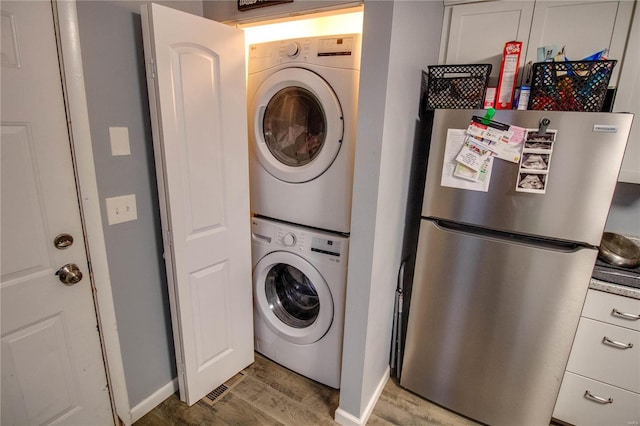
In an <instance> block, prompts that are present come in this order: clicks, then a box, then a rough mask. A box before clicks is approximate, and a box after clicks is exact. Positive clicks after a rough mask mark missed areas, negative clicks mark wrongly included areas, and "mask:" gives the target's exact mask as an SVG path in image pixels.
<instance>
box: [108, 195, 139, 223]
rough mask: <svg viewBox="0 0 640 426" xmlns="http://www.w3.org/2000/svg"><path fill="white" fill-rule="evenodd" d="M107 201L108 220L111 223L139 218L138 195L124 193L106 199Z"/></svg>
mask: <svg viewBox="0 0 640 426" xmlns="http://www.w3.org/2000/svg"><path fill="white" fill-rule="evenodd" d="M105 201H106V203H107V221H108V222H109V225H115V224H117V223H122V222H129V221H130V220H137V219H138V209H137V207H136V195H135V194H131V195H122V196H120V197H112V198H106V199H105Z"/></svg>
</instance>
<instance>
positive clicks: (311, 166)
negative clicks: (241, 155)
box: [249, 68, 344, 183]
mask: <svg viewBox="0 0 640 426" xmlns="http://www.w3.org/2000/svg"><path fill="white" fill-rule="evenodd" d="M249 114H253V119H251V120H249V126H250V129H249V132H250V134H251V135H252V143H253V150H254V153H255V155H256V157H257V158H258V161H259V162H260V165H261V166H262V167H264V168H265V170H267V171H268V172H269V173H270V174H271V175H273V176H274V177H276V178H278V179H280V180H283V181H285V182H291V183H302V182H308V181H310V180H313V179H315V178H317V177H318V176H320V175H322V174H323V173H324V172H325V171H326V170H327V169H328V168H329V167H331V164H332V163H333V161H334V160H335V158H336V156H337V155H338V152H339V151H340V147H341V146H342V137H343V131H344V122H343V121H344V120H343V115H342V108H341V107H340V102H339V101H338V98H337V97H336V95H335V93H334V92H333V90H332V89H331V86H329V84H328V83H327V82H326V81H325V80H324V79H322V77H320V76H319V75H317V74H315V73H314V72H311V71H309V70H306V69H303V68H285V69H283V70H280V71H277V72H276V73H274V74H272V75H271V76H269V77H268V78H267V79H265V81H263V82H262V84H261V85H260V87H259V88H258V90H257V91H256V94H255V96H254V98H253V101H252V103H251V105H250V107H249Z"/></svg>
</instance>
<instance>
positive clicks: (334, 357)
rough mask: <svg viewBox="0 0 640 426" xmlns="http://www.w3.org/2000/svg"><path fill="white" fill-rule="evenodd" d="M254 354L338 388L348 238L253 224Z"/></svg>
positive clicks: (259, 222)
mask: <svg viewBox="0 0 640 426" xmlns="http://www.w3.org/2000/svg"><path fill="white" fill-rule="evenodd" d="M251 236H252V256H253V298H254V299H253V300H254V324H255V343H256V350H257V351H258V352H260V353H261V354H263V355H265V356H266V357H268V358H270V359H271V360H273V361H275V362H277V363H278V364H280V365H283V366H284V367H287V368H289V369H290V370H293V371H295V372H297V373H299V374H302V375H303V376H306V377H308V378H310V379H313V380H315V381H318V382H320V383H323V384H325V385H327V386H331V387H333V388H336V389H337V388H339V387H340V370H341V365H342V336H343V329H344V309H345V298H346V283H347V254H348V251H349V239H348V237H344V236H341V235H339V234H332V233H328V232H322V231H317V230H313V229H309V228H303V227H299V226H293V225H289V224H284V223H281V222H277V221H271V220H267V219H263V218H256V217H254V218H252V233H251Z"/></svg>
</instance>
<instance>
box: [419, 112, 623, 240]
mask: <svg viewBox="0 0 640 426" xmlns="http://www.w3.org/2000/svg"><path fill="white" fill-rule="evenodd" d="M474 114H475V115H480V116H483V115H484V111H483V110H477V111H470V110H436V111H435V118H434V125H433V134H432V138H431V140H432V142H431V149H430V154H429V165H428V168H427V180H426V187H425V191H424V203H423V209H422V216H425V217H438V218H447V219H449V220H452V221H458V222H462V223H469V224H478V223H482V226H485V227H487V228H491V229H505V230H509V231H510V232H515V233H521V234H525V235H539V236H545V237H549V238H556V239H560V240H566V241H577V242H583V243H587V244H590V245H592V246H594V247H596V246H598V245H599V244H600V238H601V237H602V231H603V230H604V225H605V222H606V219H607V215H608V212H609V205H610V202H611V198H612V196H613V191H614V188H615V185H616V181H617V176H618V171H619V169H620V164H621V162H622V157H623V154H624V150H625V145H626V141H627V135H628V133H629V129H630V126H631V121H632V117H633V115H631V114H610V113H584V112H554V111H504V110H500V111H497V112H496V115H495V116H494V120H497V121H500V122H503V123H510V124H515V125H519V126H522V127H530V128H536V129H537V128H538V123H539V121H540V119H541V118H542V117H543V116H544V117H548V118H549V119H550V120H551V123H550V124H549V129H557V130H558V134H557V140H556V142H555V144H554V147H553V153H552V156H551V165H550V171H549V177H548V184H547V191H546V194H544V195H539V194H529V193H523V192H515V185H516V177H517V173H518V166H517V165H516V164H514V163H510V162H507V161H502V160H497V161H494V162H493V172H492V175H491V185H490V186H489V191H488V192H478V191H464V190H461V189H456V188H449V187H444V186H441V185H440V180H441V176H442V163H443V155H444V149H445V143H444V142H445V140H446V135H447V129H450V128H452V129H461V128H462V129H464V128H466V126H467V124H468V122H469V120H470V119H471V116H472V115H474ZM596 124H597V125H606V126H617V132H616V133H605V132H594V131H593V127H594V125H596Z"/></svg>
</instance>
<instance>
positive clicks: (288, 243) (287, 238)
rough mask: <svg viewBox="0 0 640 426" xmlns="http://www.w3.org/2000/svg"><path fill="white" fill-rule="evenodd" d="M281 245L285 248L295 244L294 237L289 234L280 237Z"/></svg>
mask: <svg viewBox="0 0 640 426" xmlns="http://www.w3.org/2000/svg"><path fill="white" fill-rule="evenodd" d="M282 243H283V244H284V245H285V246H287V247H292V246H294V245H295V244H296V236H295V235H293V234H291V233H289V234H287V235H285V236H284V237H282Z"/></svg>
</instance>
